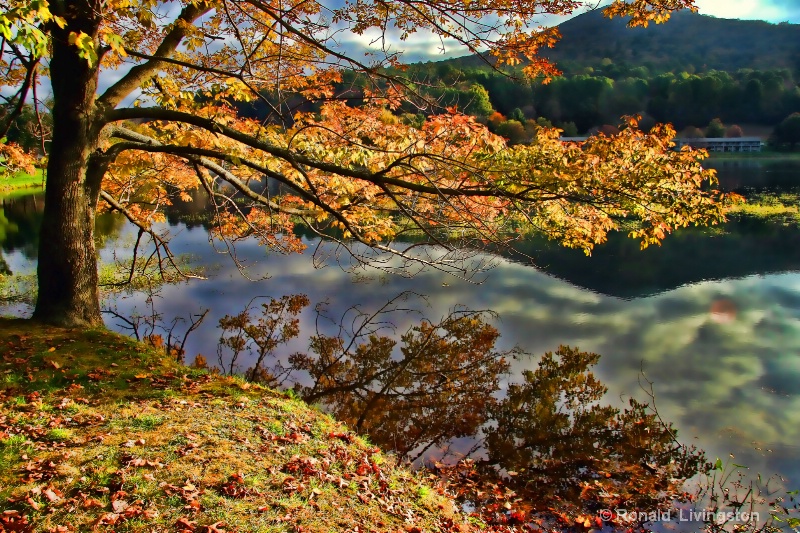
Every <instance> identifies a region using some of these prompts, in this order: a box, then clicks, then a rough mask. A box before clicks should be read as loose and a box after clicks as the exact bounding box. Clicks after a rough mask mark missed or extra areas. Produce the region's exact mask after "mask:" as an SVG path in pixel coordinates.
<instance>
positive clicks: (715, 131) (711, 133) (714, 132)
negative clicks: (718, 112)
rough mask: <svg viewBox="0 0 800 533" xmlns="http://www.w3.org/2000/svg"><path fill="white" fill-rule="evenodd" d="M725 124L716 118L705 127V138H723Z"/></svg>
mask: <svg viewBox="0 0 800 533" xmlns="http://www.w3.org/2000/svg"><path fill="white" fill-rule="evenodd" d="M724 136H725V124H723V123H722V121H721V120H720V119H718V118H715V119H714V120H712V121H711V122H709V123H708V126H706V137H724Z"/></svg>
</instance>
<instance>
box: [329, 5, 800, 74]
mask: <svg viewBox="0 0 800 533" xmlns="http://www.w3.org/2000/svg"><path fill="white" fill-rule="evenodd" d="M607 3H608V1H603V2H601V4H607ZM695 5H696V6H697V7H698V9H699V12H700V13H701V14H703V15H711V16H714V17H718V18H728V19H734V18H738V19H751V20H766V21H768V22H773V23H779V22H791V23H793V24H800V0H695ZM581 12H583V11H581ZM577 14H580V13H576V15H577ZM568 18H570V17H550V18H549V19H548V20H542V21H540V22H541V23H542V24H544V25H553V24H559V23H560V22H563V21H564V20H567V19H568ZM374 37H375V35H372V34H370V33H369V32H368V33H367V34H366V35H362V36H349V37H348V38H347V39H345V40H344V42H342V43H341V44H342V45H343V46H344V48H345V49H347V50H348V51H349V50H358V49H359V48H361V49H363V47H366V48H369V47H370V45H371V41H373V39H374ZM442 44H443V43H442V42H441V41H440V40H439V39H438V38H436V37H434V36H433V35H426V34H425V33H423V32H419V33H417V34H415V35H414V37H413V38H412V39H409V40H408V41H406V42H404V43H399V42H398V43H397V45H396V48H399V49H403V50H404V53H403V61H405V62H414V61H439V60H441V59H446V58H448V57H456V56H460V55H464V50H463V49H460V48H459V47H458V46H456V45H455V43H454V42H450V43H448V42H445V43H444V45H445V46H444V47H443V46H442Z"/></svg>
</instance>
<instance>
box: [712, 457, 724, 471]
mask: <svg viewBox="0 0 800 533" xmlns="http://www.w3.org/2000/svg"><path fill="white" fill-rule="evenodd" d="M722 468H723V467H722V459H720V458H719V457H717V462H716V463H714V470H719V471H720V472H722Z"/></svg>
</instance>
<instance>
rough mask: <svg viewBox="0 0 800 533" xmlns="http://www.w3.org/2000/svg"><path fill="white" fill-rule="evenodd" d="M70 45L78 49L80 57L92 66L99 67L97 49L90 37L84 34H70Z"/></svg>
mask: <svg viewBox="0 0 800 533" xmlns="http://www.w3.org/2000/svg"><path fill="white" fill-rule="evenodd" d="M69 44H71V45H73V46H74V47H75V48H77V49H78V55H79V56H80V57H82V58H84V59H85V60H86V61H87V62H88V63H89V65H90V66H93V65H97V60H98V56H97V48H96V45H95V42H94V39H92V37H91V36H90V35H87V34H85V33H83V32H77V33H76V32H74V31H73V32H70V34H69Z"/></svg>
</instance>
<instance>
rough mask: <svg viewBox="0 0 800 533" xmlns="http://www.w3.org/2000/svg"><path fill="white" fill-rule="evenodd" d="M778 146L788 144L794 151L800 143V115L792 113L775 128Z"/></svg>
mask: <svg viewBox="0 0 800 533" xmlns="http://www.w3.org/2000/svg"><path fill="white" fill-rule="evenodd" d="M775 140H776V141H777V142H778V144H788V145H789V146H790V147H791V148H792V149H793V150H794V148H795V146H797V144H798V143H800V113H792V114H791V115H789V116H788V117H786V118H785V119H783V121H782V122H781V123H780V124H778V125H777V126H776V127H775Z"/></svg>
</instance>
